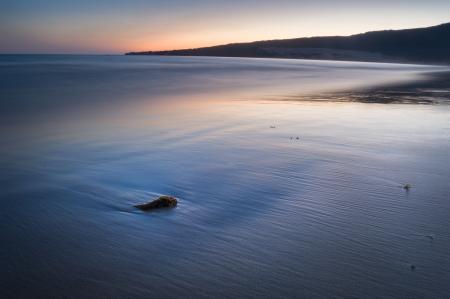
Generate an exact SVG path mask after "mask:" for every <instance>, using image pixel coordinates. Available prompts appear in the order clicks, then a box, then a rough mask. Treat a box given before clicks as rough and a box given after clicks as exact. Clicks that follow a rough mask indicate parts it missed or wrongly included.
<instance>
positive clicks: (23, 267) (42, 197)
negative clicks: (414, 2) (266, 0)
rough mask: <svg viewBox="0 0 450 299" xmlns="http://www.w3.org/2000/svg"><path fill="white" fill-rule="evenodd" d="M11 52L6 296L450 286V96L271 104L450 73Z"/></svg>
mask: <svg viewBox="0 0 450 299" xmlns="http://www.w3.org/2000/svg"><path fill="white" fill-rule="evenodd" d="M0 61H1V65H2V68H1V71H0V74H1V75H2V78H5V77H6V78H7V80H6V81H8V83H7V84H6V83H4V82H5V81H4V80H2V82H3V83H0V84H2V85H1V88H2V97H3V96H4V98H5V100H4V101H3V100H2V102H1V104H0V105H2V110H1V111H2V112H1V114H2V116H3V117H2V122H3V126H2V129H1V132H2V136H3V137H4V138H2V140H1V149H0V152H1V154H2V155H1V158H0V167H1V168H0V183H1V185H2V193H1V198H0V200H1V203H2V210H1V212H0V217H1V224H2V225H1V235H2V239H3V240H4V241H3V242H2V244H3V245H2V248H1V250H0V253H1V257H2V260H3V261H5V262H4V266H3V269H2V276H3V277H4V278H3V279H2V280H1V282H0V292H1V293H0V295H2V297H33V298H36V297H43V298H44V297H46V298H47V297H52V296H55V297H64V296H69V297H147V298H148V297H195V298H198V297H236V296H245V297H262V296H266V297H294V296H295V297H300V296H303V297H323V298H329V297H348V296H350V297H351V296H354V297H367V296H375V297H428V298H429V297H445V296H446V295H447V294H448V293H449V291H450V288H449V284H448V269H449V268H450V256H449V254H448V248H449V246H450V232H449V229H448V227H450V218H449V217H448V213H449V209H450V203H449V201H448V198H449V195H450V189H449V186H448V178H449V177H450V169H449V167H448V165H449V162H450V138H449V137H450V117H449V116H450V106H448V105H398V104H392V105H382V104H365V103H353V102H328V101H325V102H311V101H310V102H299V101H272V100H268V99H269V98H270V99H273V98H275V97H276V96H277V95H280V98H282V97H289V96H297V95H299V94H305V95H306V94H313V93H325V92H332V91H333V90H337V91H342V90H347V89H348V88H353V89H356V88H366V87H368V86H371V85H380V84H382V83H387V82H389V83H392V81H393V80H394V79H400V80H402V81H406V79H412V78H417V77H420V76H422V75H423V74H424V73H426V72H431V71H435V70H436V68H435V67H427V66H401V65H387V64H365V63H344V62H339V63H335V62H317V61H286V60H265V59H218V58H158V57H148V58H147V57H78V56H73V57H72V56H71V57H65V56H63V57H60V56H57V57H55V56H49V57H30V56H23V57H2V58H1V59H0ZM18 78H22V79H21V80H18ZM3 108H4V109H3ZM271 127H272V128H271ZM297 136H298V137H299V139H298V140H297V139H296V137H297ZM291 137H292V139H291ZM406 183H409V184H411V185H412V186H413V188H412V189H411V190H410V191H409V192H405V190H403V189H402V185H403V184H406ZM160 194H171V195H174V196H177V197H179V198H180V204H179V206H178V207H177V208H176V209H175V210H172V211H164V212H158V213H143V212H140V211H137V210H136V209H134V208H133V205H134V204H136V203H139V202H142V201H145V200H147V199H151V198H152V197H154V196H158V195H160ZM430 235H432V236H433V238H429V237H427V236H430ZM412 265H414V266H415V268H414V270H412V268H411V266H412Z"/></svg>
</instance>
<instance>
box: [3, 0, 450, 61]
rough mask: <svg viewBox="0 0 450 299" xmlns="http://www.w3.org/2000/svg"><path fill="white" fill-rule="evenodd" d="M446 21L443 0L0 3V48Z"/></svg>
mask: <svg viewBox="0 0 450 299" xmlns="http://www.w3.org/2000/svg"><path fill="white" fill-rule="evenodd" d="M446 22H450V0H420V1H419V0H409V1H406V0H377V1H364V0H359V1H356V0H340V1H339V0H335V1H331V0H297V1H293V0H272V1H268V0H259V1H257V0H226V1H225V0H223V1H218V0H196V1H194V0H147V1H144V0H129V1H123V0H110V1H106V0H97V1H95V0H90V1H89V0H75V1H74V0H58V1H51V0H0V53H83V54H89V53H92V54H100V53H104V54H120V53H124V52H128V51H145V50H170V49H184V48H194V47H202V46H212V45H218V44H226V43H231V42H250V41H255V40H268V39H283V38H295V37H307V36H318V35H351V34H355V33H362V32H366V31H372V30H383V29H403V28H415V27H426V26H432V25H437V24H441V23H446Z"/></svg>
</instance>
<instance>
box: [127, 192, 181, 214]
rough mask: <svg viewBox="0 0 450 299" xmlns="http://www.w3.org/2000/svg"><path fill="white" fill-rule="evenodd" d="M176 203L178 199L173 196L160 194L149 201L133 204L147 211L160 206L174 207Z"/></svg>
mask: <svg viewBox="0 0 450 299" xmlns="http://www.w3.org/2000/svg"><path fill="white" fill-rule="evenodd" d="M177 203H178V201H177V199H176V198H175V197H172V196H168V195H162V196H160V197H158V198H157V199H155V200H153V201H151V202H148V203H143V204H139V205H135V207H136V208H138V209H140V210H142V211H148V210H154V209H161V208H174V207H176V206H177Z"/></svg>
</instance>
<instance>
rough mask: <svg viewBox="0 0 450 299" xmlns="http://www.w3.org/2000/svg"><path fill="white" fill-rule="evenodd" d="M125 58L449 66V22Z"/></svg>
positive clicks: (163, 52) (160, 52) (149, 53)
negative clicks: (166, 57) (315, 60)
mask: <svg viewBox="0 0 450 299" xmlns="http://www.w3.org/2000/svg"><path fill="white" fill-rule="evenodd" d="M125 55H165V56H218V57H251V58H293V59H317V60H339V61H367V62H396V63H424V64H450V23H446V24H441V25H437V26H432V27H427V28H415V29H404V30H384V31H373V32H367V33H362V34H356V35H351V36H324V37H310V38H296V39H284V40H268V41H256V42H250V43H234V44H227V45H219V46H212V47H204V48H196V49H181V50H169V51H144V52H129V53H125Z"/></svg>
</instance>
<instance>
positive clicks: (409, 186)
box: [403, 184, 412, 191]
mask: <svg viewBox="0 0 450 299" xmlns="http://www.w3.org/2000/svg"><path fill="white" fill-rule="evenodd" d="M411 188H412V186H411V185H410V184H405V185H403V189H405V190H406V191H409V189H411Z"/></svg>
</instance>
